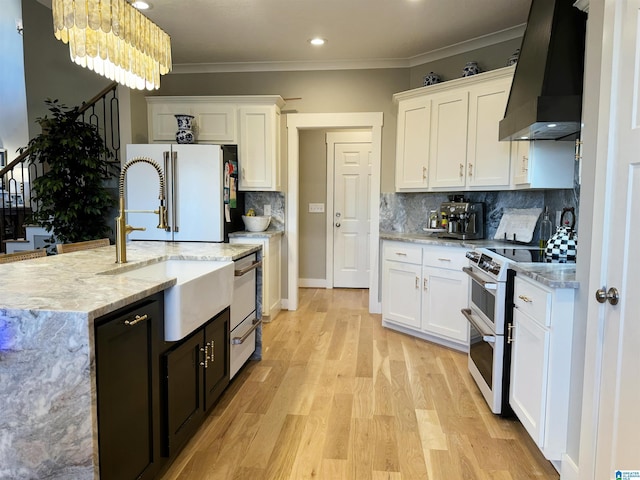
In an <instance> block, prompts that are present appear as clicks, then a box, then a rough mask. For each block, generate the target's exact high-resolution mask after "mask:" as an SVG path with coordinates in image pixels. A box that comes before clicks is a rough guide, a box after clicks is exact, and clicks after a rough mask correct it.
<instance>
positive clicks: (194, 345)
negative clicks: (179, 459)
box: [164, 330, 204, 456]
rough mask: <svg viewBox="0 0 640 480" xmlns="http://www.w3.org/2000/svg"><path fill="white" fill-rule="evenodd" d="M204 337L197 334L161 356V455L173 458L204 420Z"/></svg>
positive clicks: (201, 334) (200, 333)
mask: <svg viewBox="0 0 640 480" xmlns="http://www.w3.org/2000/svg"><path fill="white" fill-rule="evenodd" d="M203 340H204V335H203V333H202V331H201V330H198V332H197V333H196V334H194V335H193V336H191V337H188V338H187V340H185V341H184V342H182V343H181V344H180V345H179V346H178V347H176V348H174V349H173V350H170V351H169V352H167V353H166V354H165V356H164V370H165V378H166V399H165V400H166V406H165V408H166V419H165V423H166V428H167V442H168V444H167V446H166V452H165V454H166V455H167V456H171V455H173V454H174V453H175V452H177V451H178V450H179V449H180V447H181V446H182V445H183V444H184V443H185V442H186V441H187V440H189V438H191V436H192V435H193V434H194V433H195V431H196V430H197V428H198V426H199V425H200V423H201V421H202V418H203V416H204V408H203V403H202V402H203V399H204V395H203V391H202V383H203V380H202V368H201V365H200V364H201V362H202V363H204V343H203Z"/></svg>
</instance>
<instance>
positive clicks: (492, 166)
mask: <svg viewBox="0 0 640 480" xmlns="http://www.w3.org/2000/svg"><path fill="white" fill-rule="evenodd" d="M513 71H514V67H506V68H501V69H498V70H493V71H491V72H487V73H482V74H479V75H475V76H472V77H466V78H461V79H457V80H452V81H449V82H444V83H440V84H437V85H431V86H428V87H421V88H416V89H414V90H409V91H407V92H401V93H397V94H396V95H394V97H393V98H394V101H396V102H397V103H398V129H397V135H398V137H397V144H396V190H397V191H427V190H428V191H445V190H451V189H455V190H460V189H468V190H473V189H484V190H487V189H489V190H501V189H505V188H509V182H510V146H509V142H500V141H498V122H499V121H500V120H501V119H502V117H503V116H504V110H505V107H506V105H507V99H508V98H509V90H510V88H511V80H512V78H513Z"/></svg>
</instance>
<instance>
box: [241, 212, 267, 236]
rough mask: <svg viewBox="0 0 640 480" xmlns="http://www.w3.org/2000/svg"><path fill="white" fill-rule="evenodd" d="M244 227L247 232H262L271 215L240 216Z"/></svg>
mask: <svg viewBox="0 0 640 480" xmlns="http://www.w3.org/2000/svg"><path fill="white" fill-rule="evenodd" d="M242 221H243V222H244V227H245V228H246V229H247V231H249V232H264V231H265V230H266V229H267V227H268V226H269V223H270V222H271V215H255V216H252V217H247V216H246V215H243V216H242Z"/></svg>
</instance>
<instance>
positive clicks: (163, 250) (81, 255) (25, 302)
mask: <svg viewBox="0 0 640 480" xmlns="http://www.w3.org/2000/svg"><path fill="white" fill-rule="evenodd" d="M260 248H261V247H260V246H259V245H242V244H229V243H199V242H184V243H179V242H175V243H172V242H151V241H129V242H127V259H128V262H127V263H125V264H116V263H115V258H116V254H115V245H111V246H109V247H101V248H95V249H91V250H84V251H79V252H73V253H66V254H63V255H51V256H47V257H42V258H37V259H32V260H26V261H22V262H14V263H7V264H2V265H0V278H2V282H3V286H2V297H1V298H0V310H4V309H6V310H14V311H19V310H38V311H49V312H82V313H85V314H87V316H88V318H89V319H93V318H96V317H98V316H101V315H104V314H106V313H109V312H111V311H113V310H116V309H118V308H120V307H123V306H125V305H128V304H130V303H133V302H135V301H137V300H140V299H143V298H145V297H147V296H149V295H152V294H154V293H156V292H159V291H162V290H164V289H166V288H168V287H170V286H172V285H174V284H175V282H176V279H170V280H164V281H159V283H158V282H155V281H144V280H140V279H132V278H127V277H126V276H120V275H113V274H114V273H118V272H121V271H126V270H131V269H133V268H135V267H139V266H143V265H146V264H149V263H153V262H156V261H160V260H165V259H183V260H217V261H233V260H236V259H238V258H241V257H243V256H246V255H248V254H250V253H252V252H256V251H258V250H260Z"/></svg>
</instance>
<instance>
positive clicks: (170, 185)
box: [162, 150, 173, 232]
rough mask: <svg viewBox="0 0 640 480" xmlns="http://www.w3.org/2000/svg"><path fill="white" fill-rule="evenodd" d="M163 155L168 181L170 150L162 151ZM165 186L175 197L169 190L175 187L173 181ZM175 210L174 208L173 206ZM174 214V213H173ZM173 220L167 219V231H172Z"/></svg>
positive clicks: (168, 192)
mask: <svg viewBox="0 0 640 480" xmlns="http://www.w3.org/2000/svg"><path fill="white" fill-rule="evenodd" d="M162 157H163V159H164V178H166V179H167V181H169V152H168V151H167V150H165V151H164V152H162ZM165 188H166V190H167V192H166V193H167V195H170V196H171V198H173V194H172V192H170V191H169V189H170V188H173V183H171V184H169V185H165ZM172 210H173V208H172ZM172 215H173V213H172ZM172 221H173V219H168V220H167V226H166V227H165V229H164V230H165V232H170V231H171V222H172Z"/></svg>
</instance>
